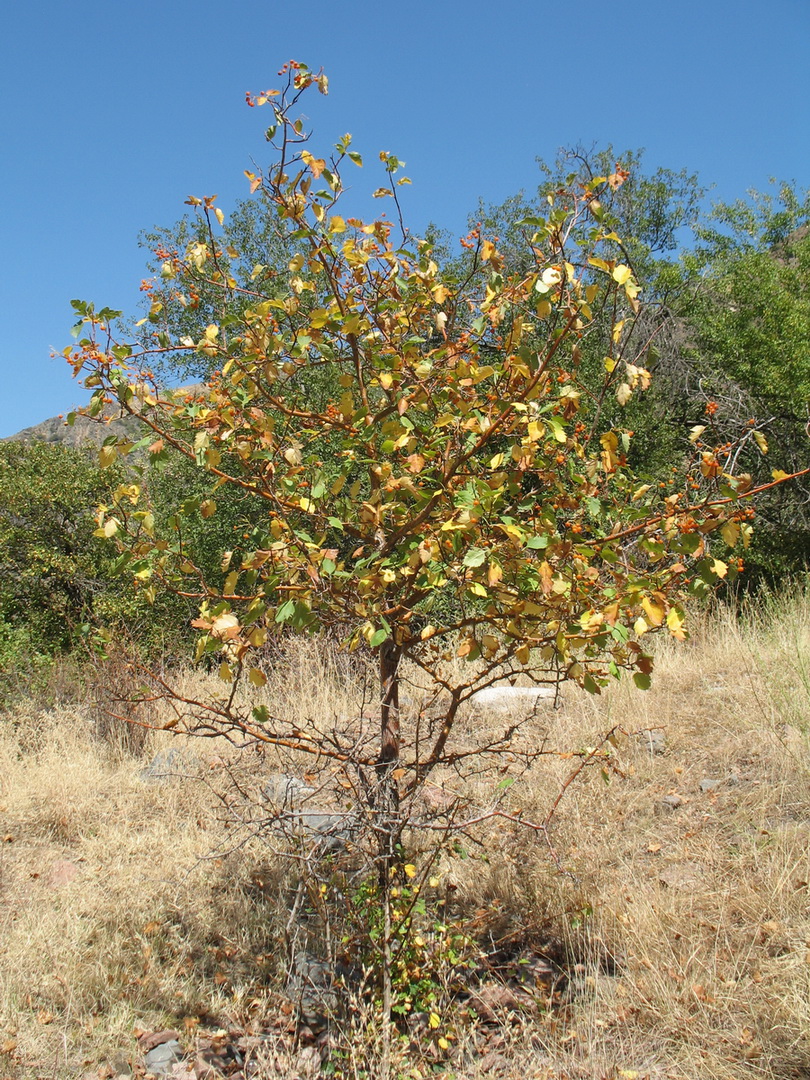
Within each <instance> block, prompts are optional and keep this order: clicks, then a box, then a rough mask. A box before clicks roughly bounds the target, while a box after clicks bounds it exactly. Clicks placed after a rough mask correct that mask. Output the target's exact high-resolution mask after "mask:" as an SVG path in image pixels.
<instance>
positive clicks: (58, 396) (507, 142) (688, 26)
mask: <svg viewBox="0 0 810 1080" xmlns="http://www.w3.org/2000/svg"><path fill="white" fill-rule="evenodd" d="M0 50H2V51H1V53H0V55H2V63H0V85H1V87H2V100H3V106H4V107H3V110H2V114H0V145H2V149H3V158H4V165H3V168H2V170H0V213H2V217H3V220H2V230H1V231H0V236H1V237H2V245H3V249H4V250H3V259H2V266H3V270H2V274H1V275H0V309H1V310H2V312H3V315H4V319H3V331H2V333H0V371H1V372H2V384H1V385H2V391H0V437H2V436H5V435H10V434H12V433H14V432H16V431H17V430H19V429H20V428H22V427H25V426H28V425H30V424H34V423H37V422H38V421H40V420H43V419H45V418H47V417H49V416H52V415H54V414H56V413H58V412H63V411H67V410H68V409H69V408H70V407H71V406H72V405H73V404H74V403H76V402H81V400H83V394H82V392H81V391H80V389H79V387H78V386H77V385H76V384H75V383H74V382H73V381H72V380H71V379H70V376H69V373H68V371H67V365H66V364H65V363H64V361H61V360H59V359H58V358H57V359H52V358H51V356H50V351H51V348H57V349H61V348H63V347H64V346H65V345H67V344H68V343H69V342H70V340H71V339H70V334H69V330H70V326H71V323H72V319H71V314H72V312H71V309H70V300H71V298H74V297H79V298H82V299H88V300H95V301H96V302H97V303H98V304H99V305H103V304H106V305H109V306H113V307H116V308H121V309H124V310H125V311H127V312H132V311H134V309H135V307H136V305H137V303H138V298H139V293H138V286H139V283H140V279H141V277H142V276H143V274H144V253H143V252H142V251H140V250H139V248H138V245H137V235H138V232H139V230H140V229H142V228H147V227H149V226H152V225H155V224H171V223H172V222H174V221H175V220H176V219H177V218H178V217H180V216H181V215H182V213H183V211H184V209H185V208H184V206H183V202H184V199H185V198H186V197H187V196H188V195H190V194H196V195H209V194H214V193H218V194H219V201H220V204H221V205H223V207H224V208H225V209H226V210H227V208H228V206H229V205H232V204H233V202H234V200H235V199H236V198H239V197H241V196H243V195H246V194H247V186H246V185H247V182H246V180H245V178H244V175H243V170H244V169H245V168H250V165H251V159H252V158H253V159H255V160H256V161H257V162H259V163H262V162H264V161H266V160H267V149H268V148H267V147H266V144H265V143H264V140H263V137H262V131H263V126H264V124H265V123H266V117H265V112H264V111H258V110H252V109H248V108H247V107H246V106H245V104H244V95H245V91H247V90H251V91H257V90H261V89H267V88H269V87H271V86H273V85H274V84H275V83H276V82H277V75H276V72H277V70H278V68H279V67H280V66H281V64H282V63H283V62H284V61H285V60H288V59H290V58H295V59H298V60H302V61H304V62H306V63H307V64H309V65H310V67H315V68H319V67H321V66H323V67H324V69H325V70H326V72H327V74H328V75H329V77H330V94H329V97H328V98H325V99H321V98H319V97H318V96H317V95H313V100H312V101H311V102H308V103H307V108H308V110H309V115H310V119H311V124H312V126H314V128H315V138H316V142H317V143H319V144H321V145H325V146H328V145H329V143H330V142H331V141H334V139H335V138H336V137H338V136H339V135H341V134H342V133H343V132H345V131H350V132H352V134H353V136H354V141H355V145H356V148H357V149H359V150H360V151H361V152H363V153H364V155H365V157H366V160H367V162H371V160H372V159H373V157H374V156H376V152H377V151H378V150H381V149H385V150H389V151H391V152H393V153H396V154H397V155H398V156H399V157H400V158H403V159H404V160H405V161H406V162H407V170H406V171H407V174H408V176H410V177H411V179H412V180H413V186H412V187H410V188H407V189H404V196H403V200H404V208H405V217H406V220H407V221H408V222H409V223H410V224H411V225H412V227H413V228H415V229H416V230H418V229H419V228H420V227H422V226H423V225H424V224H426V223H427V222H428V221H429V220H433V221H435V222H437V223H438V224H439V225H442V226H444V227H445V228H448V229H451V230H452V231H455V232H461V231H462V230H463V229H464V226H465V223H466V216H467V214H468V212H471V211H473V210H474V208H475V206H476V204H477V201H478V199H479V197H483V198H484V199H485V200H487V201H492V202H495V201H499V200H502V199H504V198H506V197H507V196H508V195H511V194H513V193H515V192H516V191H518V190H520V189H521V188H525V189H527V190H531V189H533V188H534V187H535V186H536V183H537V178H538V173H537V167H536V164H535V159H536V158H537V157H538V156H540V157H546V158H550V157H553V155H554V153H555V151H556V149H557V148H558V147H560V146H563V145H571V144H574V143H577V142H579V143H582V144H584V145H590V144H591V143H596V144H599V145H604V144H606V143H608V142H612V143H613V144H614V146H615V147H617V148H638V147H645V148H646V158H645V161H646V164H647V166H649V167H652V168H654V167H656V166H658V165H664V166H667V167H670V168H673V169H680V168H682V167H686V168H688V169H689V170H690V171H696V172H698V173H699V175H700V178H701V180H702V181H703V182H704V183H705V184H707V185H708V184H712V185H714V188H713V191H712V196H713V197H714V198H718V199H734V198H738V197H741V196H743V195H744V193H745V191H746V190H747V189H748V188H751V187H757V188H764V187H766V186H767V183H768V180H769V178H770V177H772V176H773V177H777V178H779V179H788V180H795V181H796V182H797V183H798V185H799V186H800V187H804V188H807V187H810V122H809V121H810V0H771V2H770V3H769V4H768V5H767V7H766V6H765V5H764V4H761V3H753V2H750V0H679V2H678V3H673V2H664V0H647V2H643V3H642V2H634V0H623V2H617V3H610V2H607V3H601V4H598V5H597V4H585V3H576V4H574V3H566V2H564V0H557V2H554V3H549V2H547V0H535V2H534V3H526V2H521V0H497V2H492V3H483V2H482V0H464V2H459V0H432V2H427V0H410V2H408V3H400V4H391V3H385V2H384V0H381V2H377V3H371V2H368V0H344V2H343V3H340V4H339V3H327V2H325V0H310V2H308V3H294V2H291V0H287V3H284V4H281V3H278V2H277V0H264V2H262V3H255V2H253V3H251V2H248V3H242V4H238V5H237V4H228V3H224V2H223V0H219V2H218V3H213V2H211V0H163V2H162V3H160V4H150V5H146V4H135V3H132V2H126V3H124V2H121V0H71V3H66V2H65V0H28V2H27V3H26V4H20V3H16V4H12V3H7V4H6V5H4V12H3V35H2V44H0ZM365 174H367V175H365ZM362 182H364V183H365V184H366V185H369V186H370V188H372V187H374V186H376V185H377V183H378V177H377V175H376V173H373V172H372V170H371V169H370V168H368V165H367V167H366V168H365V169H364V170H363V171H362V172H358V174H357V176H356V183H357V184H358V185H360V184H361V183H362Z"/></svg>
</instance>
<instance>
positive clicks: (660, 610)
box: [641, 596, 665, 626]
mask: <svg viewBox="0 0 810 1080" xmlns="http://www.w3.org/2000/svg"><path fill="white" fill-rule="evenodd" d="M641 606H642V607H643V608H644V610H645V612H646V613H647V619H648V620H649V622H650V623H651V624H652V625H653V626H660V625H661V623H662V622H663V621H664V614H665V612H664V606H663V604H661V603H659V602H658V601H657V600H653V599H652V598H651V597H649V596H645V597H644V599H643V600H642V601H641Z"/></svg>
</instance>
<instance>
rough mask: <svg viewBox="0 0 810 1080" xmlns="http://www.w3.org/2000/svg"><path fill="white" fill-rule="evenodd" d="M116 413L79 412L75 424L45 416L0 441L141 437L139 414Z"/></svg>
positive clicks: (192, 387) (195, 387)
mask: <svg viewBox="0 0 810 1080" xmlns="http://www.w3.org/2000/svg"><path fill="white" fill-rule="evenodd" d="M204 389H205V387H204V384H203V383H191V384H189V385H188V386H181V387H177V388H176V389H175V390H174V393H177V394H190V393H191V394H198V393H200V392H201V391H202V390H204ZM114 413H116V414H117V413H118V410H117V409H115V410H113V408H112V407H109V408H107V409H105V410H104V414H103V415H104V416H105V418H110V419H108V420H107V422H106V423H103V422H101V421H100V420H91V419H90V418H89V417H87V416H80V415H78V414H77V416H76V420H75V422H74V424H73V426H72V427H71V426H70V425H68V424H67V423H66V422H65V419H64V417H61V416H52V417H51V418H50V420H43V421H42V423H41V424H34V426H33V427H27V428H23V429H22V431H18V432H17V434H16V435H8V436H7V437H6V438H5V439H0V442H24V443H31V442H46V443H55V444H57V445H59V446H74V447H75V446H101V444H102V443H103V442H104V440H105V439H106V438H107V437H108V436H109V435H118V436H122V435H123V436H126V437H127V438H130V439H140V438H142V437H143V436H144V435H145V434H146V433H147V429H146V427H145V426H143V425H142V424H141V422H140V421H139V420H138V419H137V417H135V416H117V415H116V418H115V419H111V417H112V416H113V414H114ZM156 437H157V436H156Z"/></svg>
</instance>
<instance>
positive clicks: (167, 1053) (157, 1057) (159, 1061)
mask: <svg viewBox="0 0 810 1080" xmlns="http://www.w3.org/2000/svg"><path fill="white" fill-rule="evenodd" d="M182 1058H183V1051H182V1048H181V1046H180V1043H179V1042H178V1041H177V1039H169V1041H168V1042H164V1043H160V1045H159V1046H156V1047H155V1048H154V1049H153V1050H150V1051H149V1053H148V1054H146V1055H145V1056H144V1065H145V1066H146V1071H147V1072H148V1073H152V1075H153V1076H166V1075H167V1074H168V1073H170V1072H171V1071H172V1066H173V1065H175V1064H176V1063H177V1062H178V1061H181V1060H182Z"/></svg>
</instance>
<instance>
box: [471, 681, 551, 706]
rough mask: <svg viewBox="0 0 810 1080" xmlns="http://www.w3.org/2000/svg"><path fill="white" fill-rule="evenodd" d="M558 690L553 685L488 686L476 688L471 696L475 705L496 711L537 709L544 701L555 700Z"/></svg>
mask: <svg viewBox="0 0 810 1080" xmlns="http://www.w3.org/2000/svg"><path fill="white" fill-rule="evenodd" d="M556 697H557V691H556V689H555V688H554V687H553V686H487V687H486V688H485V689H484V690H476V691H475V693H474V694H472V696H471V697H470V702H471V704H472V705H473V706H475V707H476V708H479V709H492V710H494V711H496V712H515V711H516V710H521V709H522V710H524V711H527V710H529V711H530V710H532V709H536V708H537V706H538V705H540V704H541V703H542V702H547V701H554V700H556Z"/></svg>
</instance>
